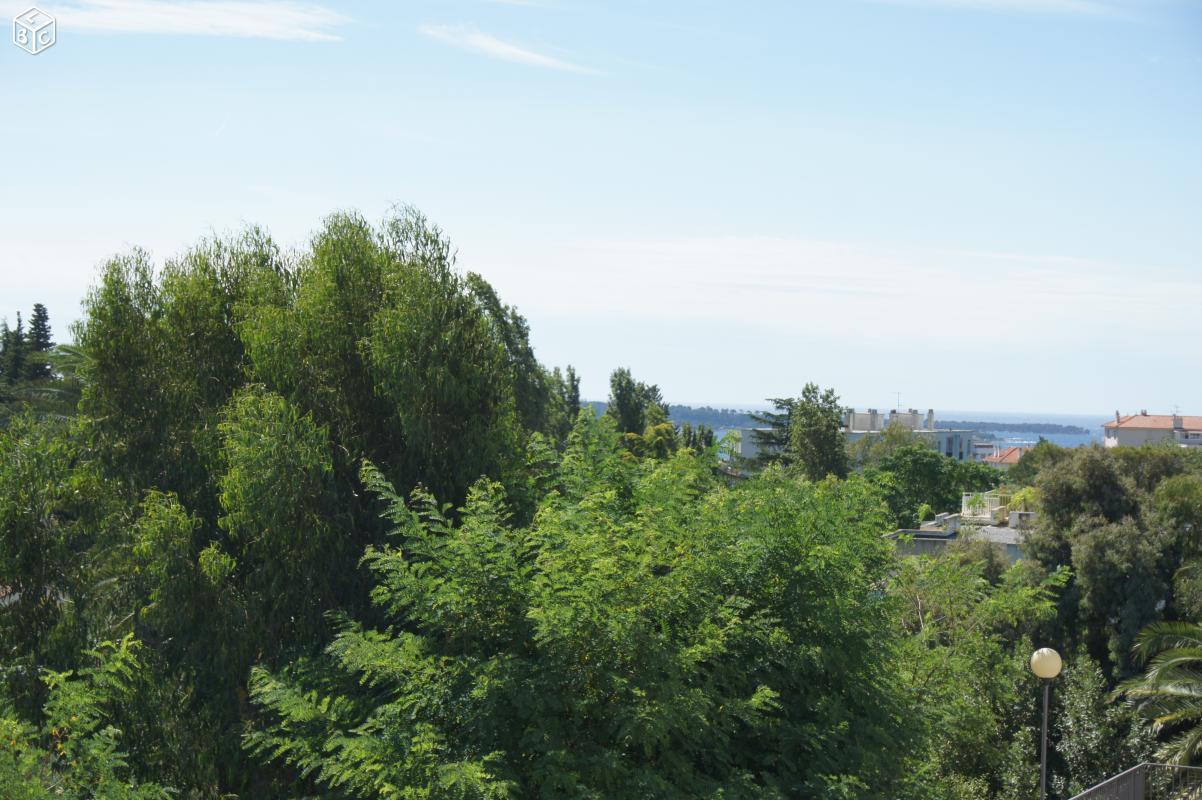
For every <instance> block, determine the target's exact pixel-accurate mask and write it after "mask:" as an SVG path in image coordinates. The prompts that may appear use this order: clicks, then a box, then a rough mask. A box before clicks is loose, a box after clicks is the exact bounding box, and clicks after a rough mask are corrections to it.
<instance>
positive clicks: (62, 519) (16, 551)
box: [0, 415, 86, 708]
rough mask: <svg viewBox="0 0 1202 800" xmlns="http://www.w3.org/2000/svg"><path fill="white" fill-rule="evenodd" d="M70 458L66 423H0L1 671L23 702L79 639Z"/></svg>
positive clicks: (80, 578) (80, 574)
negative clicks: (40, 675) (2, 425)
mask: <svg viewBox="0 0 1202 800" xmlns="http://www.w3.org/2000/svg"><path fill="white" fill-rule="evenodd" d="M74 457H75V451H74V448H72V447H71V445H70V444H69V442H68V441H67V438H66V425H65V423H62V422H58V421H54V420H42V421H38V420H35V419H33V418H32V417H31V416H28V415H26V416H21V417H18V418H17V419H15V420H13V421H12V423H11V424H10V425H9V426H8V427H7V428H0V593H2V594H3V598H2V600H3V603H4V605H3V606H2V607H0V647H2V648H3V649H2V650H0V665H2V666H0V675H2V676H3V683H4V684H6V685H7V686H8V687H9V691H10V696H11V697H12V699H13V700H15V701H17V702H18V703H19V704H20V705H21V706H22V708H27V707H28V705H29V704H30V703H36V702H38V700H39V698H40V697H41V694H42V692H41V690H40V686H39V682H38V678H37V676H38V671H39V669H40V668H41V667H42V666H43V665H47V664H50V665H62V664H64V663H67V662H69V660H70V658H71V656H72V650H73V648H75V647H78V644H79V643H78V641H77V630H76V626H77V624H78V620H77V616H76V605H75V598H76V596H77V592H78V590H79V589H80V588H81V585H82V584H83V583H84V582H85V578H84V576H85V575H86V572H85V570H84V565H83V564H81V563H80V559H79V552H80V550H81V549H82V547H83V542H82V541H81V539H82V538H83V537H82V536H81V532H80V531H79V530H78V528H77V527H76V526H75V525H73V524H72V522H71V520H70V518H69V517H70V514H71V512H72V510H73V506H74V499H75V498H76V496H77V494H78V491H79V488H80V487H79V486H78V485H77V484H76V483H75V482H74V481H73V475H72V461H73V459H74Z"/></svg>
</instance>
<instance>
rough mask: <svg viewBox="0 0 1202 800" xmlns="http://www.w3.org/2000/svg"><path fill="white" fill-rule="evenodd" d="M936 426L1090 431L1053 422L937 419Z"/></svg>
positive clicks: (1022, 430) (946, 427)
mask: <svg viewBox="0 0 1202 800" xmlns="http://www.w3.org/2000/svg"><path fill="white" fill-rule="evenodd" d="M936 427H938V428H943V429H948V428H961V429H964V428H967V429H970V430H974V431H980V432H981V433H991V432H994V431H1007V432H1014V433H1038V434H1047V433H1053V434H1072V435H1078V436H1088V435H1089V433H1090V431H1089V429H1088V428H1082V427H1080V426H1078V425H1057V424H1056V423H1053V422H966V421H963V420H951V419H945V420H939V422H938V423H937V424H936Z"/></svg>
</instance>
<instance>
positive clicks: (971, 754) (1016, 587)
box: [890, 550, 1067, 797]
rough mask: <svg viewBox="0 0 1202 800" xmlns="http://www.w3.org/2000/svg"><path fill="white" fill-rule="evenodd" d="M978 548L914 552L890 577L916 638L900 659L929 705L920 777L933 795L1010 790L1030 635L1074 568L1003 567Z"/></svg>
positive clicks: (923, 721) (922, 720) (922, 722)
mask: <svg viewBox="0 0 1202 800" xmlns="http://www.w3.org/2000/svg"><path fill="white" fill-rule="evenodd" d="M990 572H994V573H995V574H996V568H995V567H993V566H992V565H991V564H990V563H989V562H988V561H986V560H983V559H981V558H979V557H977V555H976V554H975V553H974V552H973V551H971V550H966V551H963V552H955V551H953V552H950V553H948V554H946V555H943V556H940V557H938V558H907V559H904V560H903V561H902V562H901V564H900V567H899V569H898V571H897V573H896V575H895V576H894V577H893V579H892V581H891V582H890V593H891V594H892V595H893V596H895V597H896V598H897V599H898V600H899V602H900V603H901V604H902V609H903V612H902V618H901V623H902V625H903V627H904V629H905V631H906V632H907V634H908V636H907V637H906V638H905V640H904V644H903V647H902V649H901V659H900V662H899V669H900V674H901V677H902V680H903V682H904V683H905V684H906V685H907V686H908V687H910V689H911V691H913V692H914V693H915V694H916V699H917V708H918V709H920V710H921V713H920V715H919V716H918V717H917V718H916V719H915V721H914V722H915V724H916V725H918V726H921V727H922V730H923V732H924V736H923V737H922V741H923V742H924V748H925V749H924V750H922V751H920V752H918V753H916V754H915V764H914V770H915V775H914V778H915V781H916V783H917V785H918V786H919V787H922V788H924V789H925V790H926V791H927V792H929V794H927V795H926V796H930V797H956V796H966V797H1009V796H1013V795H1009V794H1007V793H1006V786H1007V781H1008V778H1009V770H1010V769H1011V767H1012V766H1013V764H1012V753H1010V752H1008V751H1007V749H1006V748H1004V747H999V746H998V743H999V742H1016V741H1019V740H1020V739H1021V738H1022V736H1023V727H1024V724H1025V722H1026V714H1025V710H1026V709H1025V707H1024V704H1025V703H1026V702H1027V698H1028V696H1029V689H1030V688H1031V687H1030V686H1029V680H1028V677H1029V671H1028V670H1027V667H1026V657H1027V656H1028V655H1029V653H1030V645H1029V642H1030V638H1029V637H1030V636H1032V635H1033V634H1034V632H1035V631H1036V630H1037V629H1038V626H1039V625H1040V624H1041V623H1042V622H1045V621H1047V620H1049V619H1050V618H1051V617H1052V616H1054V614H1055V596H1056V594H1057V592H1058V591H1059V590H1060V589H1061V588H1062V587H1063V585H1064V583H1065V581H1066V579H1067V575H1066V574H1063V573H1058V574H1054V575H1051V576H1048V577H1046V578H1041V577H1040V576H1039V575H1038V574H1037V573H1035V572H1034V571H1033V570H1032V569H1031V568H1030V567H1029V566H1027V565H1025V564H1024V563H1022V562H1019V564H1017V565H1015V566H1013V567H1010V568H1009V569H1008V570H1006V571H1005V572H1004V573H1001V574H997V576H996V582H991V581H990V580H989V579H988V577H989V573H990Z"/></svg>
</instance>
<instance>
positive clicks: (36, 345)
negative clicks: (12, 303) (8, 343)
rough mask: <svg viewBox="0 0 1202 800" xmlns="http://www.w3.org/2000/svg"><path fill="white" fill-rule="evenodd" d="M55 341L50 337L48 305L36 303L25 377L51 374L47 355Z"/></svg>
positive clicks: (40, 378)
mask: <svg viewBox="0 0 1202 800" xmlns="http://www.w3.org/2000/svg"><path fill="white" fill-rule="evenodd" d="M52 347H54V342H53V341H51V339H50V314H49V313H47V311H46V306H44V305H42V304H41V303H34V305H33V313H32V314H31V315H30V316H29V338H28V340H27V348H26V349H27V351H28V353H27V355H26V360H25V370H24V372H25V377H26V378H27V379H29V380H31V381H36V380H44V379H46V378H49V377H50V375H51V371H50V362H49V361H48V360H47V358H46V356H47V354H48V353H49V352H50V349H51V348H52Z"/></svg>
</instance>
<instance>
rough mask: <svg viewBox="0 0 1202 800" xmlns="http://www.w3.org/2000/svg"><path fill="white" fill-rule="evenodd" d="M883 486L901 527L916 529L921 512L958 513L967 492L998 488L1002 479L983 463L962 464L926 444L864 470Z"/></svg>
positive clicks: (903, 450)
mask: <svg viewBox="0 0 1202 800" xmlns="http://www.w3.org/2000/svg"><path fill="white" fill-rule="evenodd" d="M865 475H866V477H868V478H869V479H870V480H872V481H874V482H875V483H877V484H878V485H879V486H881V488H882V490H883V491H884V494H885V498H886V501H887V502H888V504H889V508H890V510H891V511H892V512H893V515H894V518H895V519H896V521H897V525H898V527H902V528H915V527H917V526H918V523H920V522H921V521H922V520H923V515H922V513H921V512H922V510H923V507H924V506H925V507H927V508H929V509H930V510H932V511H934V512H937V513H942V512H952V511H959V510H960V504H961V499H962V497H963V495H964V493H966V492H981V491H985V490H988V489H992V488H995V487H996V486H997V485H998V482H999V480H1000V476H999V475H998V473H997V471H996V470H993V469H990V468H989V467H987V466H985V465H984V464H977V463H974V462H967V461H964V462H961V461H956V460H955V459H952V458H948V457H947V456H945V455H943V454H942V453H939V452H937V451H936V450H934V449H933V448H930V447H927V446H926V445H923V444H911V445H904V446H902V447H899V448H898V449H896V450H894V451H893V452H892V453H891V454H889V455H887V456H884V457H882V458H881V459H880V461H879V462H878V466H877V467H875V468H870V469H868V470H866V471H865Z"/></svg>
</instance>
